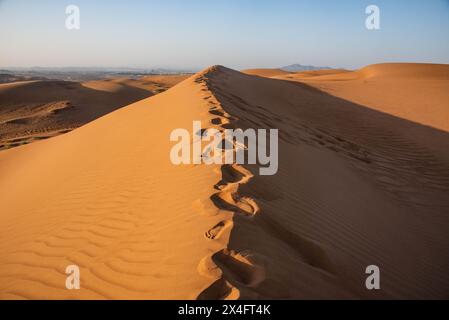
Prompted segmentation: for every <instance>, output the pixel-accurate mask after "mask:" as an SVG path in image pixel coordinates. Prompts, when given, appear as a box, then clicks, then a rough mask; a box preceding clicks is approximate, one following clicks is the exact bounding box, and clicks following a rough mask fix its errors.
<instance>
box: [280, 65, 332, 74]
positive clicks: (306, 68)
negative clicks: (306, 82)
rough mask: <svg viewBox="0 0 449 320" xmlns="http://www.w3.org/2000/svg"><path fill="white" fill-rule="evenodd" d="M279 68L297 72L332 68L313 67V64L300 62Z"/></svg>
mask: <svg viewBox="0 0 449 320" xmlns="http://www.w3.org/2000/svg"><path fill="white" fill-rule="evenodd" d="M280 69H281V70H284V71H288V72H299V71H312V70H324V69H332V68H331V67H315V66H304V65H302V64H291V65H289V66H286V67H282V68H280Z"/></svg>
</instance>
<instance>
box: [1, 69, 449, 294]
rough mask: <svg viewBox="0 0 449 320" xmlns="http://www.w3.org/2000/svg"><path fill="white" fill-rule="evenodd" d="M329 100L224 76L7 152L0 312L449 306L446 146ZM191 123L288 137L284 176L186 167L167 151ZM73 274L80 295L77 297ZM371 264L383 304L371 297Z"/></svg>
mask: <svg viewBox="0 0 449 320" xmlns="http://www.w3.org/2000/svg"><path fill="white" fill-rule="evenodd" d="M410 67H413V65H411V66H410ZM446 67H447V66H440V67H439V68H442V69H443V70H444V68H446ZM371 68H373V69H372V72H373V74H376V77H377V79H378V80H376V81H378V82H379V83H381V82H382V81H390V84H391V83H395V81H396V82H401V81H403V80H404V79H403V78H396V76H397V75H396V73H397V72H399V71H397V70H391V69H392V68H395V67H394V66H391V67H388V68H386V69H385V68H376V66H374V67H371ZM401 68H402V66H401ZM405 68H406V67H405ZM419 68H421V66H419ZM423 68H424V69H425V70H424V69H423V70H424V71H423V72H424V73H426V72H427V71H426V70H427V69H426V68H425V67H423ZM432 68H433V67H432ZM439 68H437V69H439ZM382 69H384V70H386V71H383V70H382ZM390 72H391V73H390ZM444 72H445V71H444ZM444 72H443V71H442V72H441V74H443V75H444ZM399 73H400V72H399ZM437 73H438V74H440V73H439V71H438V72H437ZM414 74H415V72H409V73H407V78H406V79H405V80H404V81H411V80H410V79H411V78H413V75H414ZM321 76H323V75H321ZM329 76H331V75H329ZM334 76H338V75H334ZM422 77H423V76H422V74H418V75H416V78H417V79H415V80H413V81H420V80H419V79H421V78H422ZM395 79H396V80H395ZM352 81H359V80H350V81H349V82H348V81H345V82H343V81H341V82H340V83H341V84H342V88H343V83H346V85H347V86H348V87H347V88H345V89H344V90H347V91H345V92H346V93H347V94H348V95H349V93H350V92H351V86H353V91H354V92H357V90H356V89H357V88H358V87H357V86H358V85H359V84H357V82H352ZM432 81H434V82H432V85H429V87H426V86H425V85H424V84H425V81H423V83H422V85H423V86H421V87H420V89H421V90H420V91H418V90H413V88H415V87H413V86H412V87H409V89H410V90H408V91H407V94H404V95H401V96H400V97H394V98H392V99H396V100H397V101H401V102H402V106H403V107H404V108H406V106H408V105H410V104H411V105H415V107H414V108H415V109H419V108H418V104H417V103H416V102H415V101H416V99H418V98H419V97H420V96H421V95H422V94H423V92H425V91H426V90H433V89H432V88H433V85H438V86H441V87H438V88H440V89H442V88H445V87H444V86H445V85H446V86H447V83H448V82H447V81H448V78H446V77H445V76H441V77H440V76H439V78H438V79H434V80H432ZM362 82H363V80H362ZM397 85H398V86H401V84H400V83H397ZM316 86H318V84H316V85H315V84H314V85H313V86H312V85H309V84H306V83H303V82H298V81H292V80H288V81H286V80H282V79H269V78H262V77H255V76H251V75H246V74H243V73H240V72H237V71H233V70H230V69H227V68H224V67H212V68H209V69H207V70H205V71H203V72H202V73H199V74H197V75H195V76H193V77H191V78H189V79H187V80H185V81H184V82H182V83H180V84H178V85H176V86H175V87H173V88H171V89H170V90H168V91H166V92H164V93H161V94H159V95H156V96H154V97H151V98H148V99H146V100H143V101H140V102H137V103H135V104H132V105H130V106H128V107H125V108H122V109H120V110H117V111H115V112H113V113H111V114H108V115H106V116H104V117H102V118H100V119H98V120H96V121H93V122H91V123H89V124H87V125H85V126H83V127H81V128H78V129H76V130H74V131H72V132H70V133H68V134H66V135H62V136H58V137H55V138H53V139H50V140H45V141H39V142H36V143H33V144H31V145H26V146H21V147H18V148H15V149H11V150H6V151H2V152H0V195H1V196H0V197H1V198H0V200H1V203H2V211H1V213H0V239H1V241H0V298H3V299H5V298H13V299H16V298H18V299H20V298H29V299H36V298H47V299H48V298H55V299H64V298H73V299H86V298H92V299H102V298H109V299H116V298H126V299H133V298H137V299H185V298H187V299H196V298H198V299H225V298H226V299H235V298H251V299H257V298H258V299H262V298H274V299H280V298H282V299H295V298H374V299H375V298H447V297H448V296H449V274H448V272H447V270H449V236H448V234H449V232H448V231H449V217H448V215H447V213H448V209H449V199H448V197H447V191H448V189H449V149H448V148H447V146H448V145H449V136H448V134H449V133H448V132H447V131H445V130H439V129H436V128H433V127H431V126H429V125H422V124H420V123H421V122H424V120H422V121H421V122H420V121H410V120H412V119H407V118H405V117H399V116H398V114H393V112H387V111H391V110H390V109H388V108H391V107H389V106H388V105H383V102H382V101H383V100H382V99H384V98H383V97H382V94H377V95H375V94H373V95H372V96H371V98H370V103H372V105H378V106H381V107H382V108H383V109H382V110H381V111H382V112H380V111H379V110H375V109H374V108H373V107H372V105H370V106H369V107H367V106H364V105H362V104H359V103H356V102H354V101H355V98H353V97H352V96H351V97H348V98H346V99H343V98H341V97H338V96H333V95H330V94H328V93H326V92H323V90H321V88H320V90H318V89H317V88H316ZM385 86H386V85H385ZM341 90H343V89H341ZM402 90H404V92H405V91H406V90H407V87H406V86H404V87H403V88H402ZM435 90H436V89H435ZM446 91H447V90H446ZM391 96H392V97H393V96H394V95H393V93H391ZM444 97H445V96H444V95H443V94H440V95H437V97H434V100H433V101H432V105H431V107H432V108H435V109H436V110H442V111H441V112H443V114H437V116H444V115H445V116H447V114H448V113H449V109H448V108H444V106H447V101H448V100H447V99H446V100H444V99H443V98H444ZM351 99H352V100H351ZM407 102H408V103H407ZM378 108H380V107H378ZM444 110H446V113H444ZM403 112H405V111H403ZM422 113H424V112H423V111H422ZM429 118H431V117H430V116H429ZM193 120H201V121H202V123H203V126H204V127H205V128H209V127H216V128H223V127H226V128H232V127H238V128H279V135H280V141H279V159H280V162H279V172H278V174H277V175H274V176H259V175H258V166H256V165H245V166H240V165H233V166H229V165H224V166H219V165H212V166H208V165H204V164H202V165H184V166H174V165H172V164H171V162H170V159H169V152H170V148H171V147H172V146H173V143H170V142H169V139H168V138H169V134H170V132H171V131H172V130H173V129H176V128H186V129H190V128H191V126H192V121H193ZM425 121H430V120H425ZM433 121H437V120H433ZM427 124H428V123H427ZM69 264H77V265H79V266H80V268H81V290H79V291H69V290H66V289H65V279H66V275H65V273H64V270H65V268H66V266H67V265H69ZM373 264H374V265H378V266H379V267H380V269H381V287H382V290H381V291H377V292H373V291H368V290H366V289H365V279H366V276H367V275H365V269H366V267H367V266H368V265H373Z"/></svg>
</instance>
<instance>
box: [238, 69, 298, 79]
mask: <svg viewBox="0 0 449 320" xmlns="http://www.w3.org/2000/svg"><path fill="white" fill-rule="evenodd" d="M242 72H243V73H245V74H249V75H253V76H259V77H266V78H270V77H275V76H281V75H288V74H290V72H288V71H284V70H281V69H247V70H243V71H242Z"/></svg>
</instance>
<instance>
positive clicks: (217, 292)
mask: <svg viewBox="0 0 449 320" xmlns="http://www.w3.org/2000/svg"><path fill="white" fill-rule="evenodd" d="M220 68H222V67H220V66H213V67H210V68H208V69H206V70H205V71H203V72H201V73H200V74H198V75H197V76H196V77H197V78H196V79H195V82H196V83H197V84H200V85H202V86H204V87H205V88H204V89H202V90H203V91H204V92H205V93H207V97H206V98H205V100H206V101H207V102H208V104H209V105H210V108H209V113H210V114H211V115H213V116H215V117H214V118H213V119H211V121H210V124H211V125H212V126H211V127H210V128H214V129H217V130H219V131H220V132H223V130H225V129H226V126H228V125H230V124H231V123H232V121H233V120H236V119H235V118H234V117H233V116H231V115H229V114H228V113H227V112H226V111H225V110H224V109H223V107H222V105H221V103H220V102H219V101H218V99H216V97H215V95H214V93H213V91H212V90H211V88H210V83H209V78H208V76H209V75H211V74H212V73H216V72H220ZM233 144H234V142H233ZM234 152H235V150H234ZM221 172H222V179H221V180H220V181H219V182H218V183H217V184H215V186H214V188H215V189H216V190H218V192H216V193H214V194H212V196H211V197H210V200H211V201H212V203H213V204H214V205H215V207H217V208H218V209H219V210H221V211H224V212H229V213H230V214H231V215H230V218H227V219H224V220H222V221H220V222H219V223H218V224H216V225H215V226H213V227H212V228H211V229H209V230H208V231H206V232H205V234H204V235H205V237H206V238H208V239H210V240H212V241H217V240H219V239H220V238H221V237H223V236H224V235H227V236H229V235H230V233H231V231H232V228H233V226H234V223H233V221H232V218H233V216H234V215H236V214H241V215H243V216H245V217H248V218H249V219H250V218H251V217H253V216H254V215H256V214H257V213H258V212H259V207H258V205H257V203H256V202H255V200H254V199H252V198H250V197H242V196H240V195H239V193H238V189H239V187H240V185H243V184H246V183H248V182H249V181H250V180H251V179H252V178H253V175H252V173H251V172H250V171H249V170H247V169H246V168H244V167H243V166H242V165H239V164H232V165H230V164H223V165H221ZM251 256H252V253H251V252H249V251H242V252H235V251H234V250H231V249H229V247H228V243H226V245H225V247H224V248H222V249H221V250H219V251H217V252H215V253H213V254H211V255H208V256H206V257H204V258H203V259H202V260H201V261H200V263H199V266H198V270H199V272H200V274H202V275H204V276H207V277H210V278H213V279H214V280H213V282H212V283H211V284H210V285H209V286H208V287H207V288H205V289H204V290H202V291H201V292H200V293H199V295H198V296H197V300H211V299H212V300H217V299H239V298H240V296H241V287H249V286H252V285H256V284H258V283H260V282H261V281H262V280H263V278H264V270H263V268H260V267H258V266H257V265H255V264H254V262H253V261H252V260H253V259H252V257H251Z"/></svg>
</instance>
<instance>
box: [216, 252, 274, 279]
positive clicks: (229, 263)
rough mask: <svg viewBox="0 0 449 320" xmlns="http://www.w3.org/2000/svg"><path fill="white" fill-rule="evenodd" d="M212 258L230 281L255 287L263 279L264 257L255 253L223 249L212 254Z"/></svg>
mask: <svg viewBox="0 0 449 320" xmlns="http://www.w3.org/2000/svg"><path fill="white" fill-rule="evenodd" d="M212 260H213V261H214V262H215V263H216V265H217V266H218V267H219V268H221V270H222V272H223V277H225V278H226V279H227V280H228V281H229V282H230V283H235V284H239V285H243V286H245V287H256V286H258V285H259V284H260V283H262V282H263V281H264V280H265V277H266V275H265V261H264V260H265V259H263V258H262V257H261V256H259V255H257V254H255V253H251V252H249V251H243V252H240V253H236V252H235V251H233V250H228V249H224V250H222V251H219V252H217V253H216V254H214V255H213V256H212Z"/></svg>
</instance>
